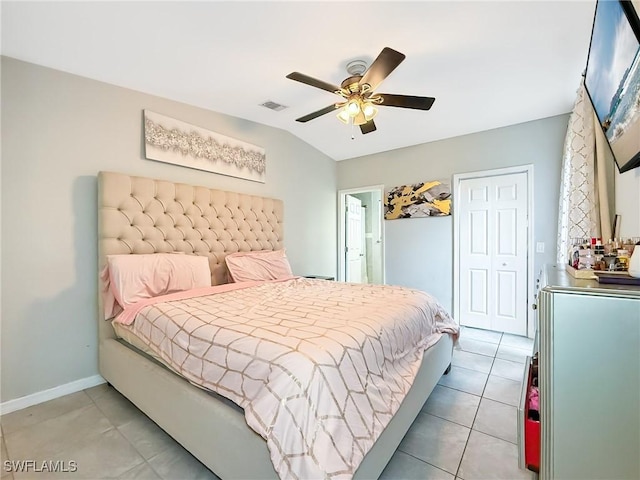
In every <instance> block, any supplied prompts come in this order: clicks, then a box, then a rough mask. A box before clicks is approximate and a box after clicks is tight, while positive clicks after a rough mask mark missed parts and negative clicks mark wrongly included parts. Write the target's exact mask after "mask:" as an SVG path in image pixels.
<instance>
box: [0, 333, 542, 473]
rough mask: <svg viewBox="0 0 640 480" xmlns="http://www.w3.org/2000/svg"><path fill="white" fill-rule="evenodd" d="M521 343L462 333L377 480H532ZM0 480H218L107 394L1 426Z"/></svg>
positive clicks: (93, 391)
mask: <svg viewBox="0 0 640 480" xmlns="http://www.w3.org/2000/svg"><path fill="white" fill-rule="evenodd" d="M532 345H533V342H532V340H530V339H527V338H524V337H517V336H513V335H507V334H501V333H497V332H490V331H486V330H477V329H470V328H463V331H462V335H461V339H460V349H459V350H455V351H454V355H453V362H452V368H451V372H450V373H449V374H448V375H446V376H443V377H442V379H441V380H440V383H439V384H438V385H437V386H436V388H435V390H434V391H433V393H432V394H431V396H430V397H429V399H428V400H427V402H426V403H425V405H424V407H423V408H422V412H421V413H420V414H419V415H418V418H416V420H415V422H414V423H413V425H412V426H411V429H410V430H409V432H408V433H407V435H406V436H405V438H404V439H403V441H402V443H401V444H400V447H399V448H398V450H397V451H396V453H395V454H394V456H393V457H392V459H391V461H390V462H389V464H388V465H387V468H386V469H385V471H384V472H383V473H382V476H381V477H380V478H381V479H384V480H400V479H407V480H409V479H421V480H431V479H436V480H439V479H443V480H445V479H446V480H453V479H464V480H476V479H483V480H484V479H504V480H516V479H529V480H530V479H531V478H532V474H531V473H529V472H527V471H524V470H519V469H518V454H517V445H516V411H517V409H516V405H517V402H518V396H519V392H520V384H521V379H522V373H523V369H524V361H525V357H526V356H527V355H531V349H532ZM0 435H1V443H2V451H1V459H2V478H1V480H10V479H13V478H15V479H16V480H17V479H23V478H37V479H38V480H44V479H47V478H52V477H55V478H73V479H81V478H86V479H102V478H120V479H171V480H174V479H175V480H177V479H185V480H186V479H217V478H218V477H216V476H215V475H214V474H213V473H212V472H210V471H209V470H208V469H207V468H206V467H204V465H202V464H201V463H200V462H199V461H198V460H197V459H195V458H194V457H193V456H192V455H191V454H189V453H188V452H187V451H186V450H185V449H184V448H182V447H181V446H180V445H179V444H178V443H177V442H175V441H174V440H173V439H172V438H171V437H170V436H169V435H167V434H166V433H164V431H163V430H162V429H160V428H159V427H158V426H157V425H156V424H155V423H153V422H152V421H151V420H149V419H148V418H147V417H146V416H145V415H144V414H142V413H141V412H140V411H139V410H138V409H137V408H136V407H135V406H133V404H131V403H130V402H129V401H128V400H127V399H126V398H125V397H123V396H122V395H121V394H120V393H118V392H117V391H116V390H114V389H113V388H112V387H109V386H107V385H100V386H97V387H94V388H90V389H88V390H84V391H82V392H77V393H74V394H71V395H67V396H65V397H61V398H57V399H55V400H51V401H49V402H46V403H42V404H40V405H35V406H33V407H29V408H26V409H24V410H20V411H17V412H13V413H9V414H7V415H3V416H2V417H0ZM8 459H10V460H17V459H23V460H26V459H31V460H36V461H38V462H42V461H43V460H66V461H67V462H68V461H70V460H73V461H75V462H76V463H77V465H78V471H77V472H75V473H63V474H57V475H54V474H48V473H33V471H32V472H30V473H28V474H27V473H24V472H10V471H8V469H7V468H6V465H5V460H8Z"/></svg>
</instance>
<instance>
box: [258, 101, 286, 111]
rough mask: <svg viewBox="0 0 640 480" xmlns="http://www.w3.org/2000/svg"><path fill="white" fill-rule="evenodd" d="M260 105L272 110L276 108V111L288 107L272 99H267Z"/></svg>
mask: <svg viewBox="0 0 640 480" xmlns="http://www.w3.org/2000/svg"><path fill="white" fill-rule="evenodd" d="M260 106H261V107H267V108H270V109H271V110H275V111H276V112H279V111H280V110H284V109H285V108H287V107H286V106H285V105H280V104H279V103H276V102H272V101H271V100H267V101H266V102H264V103H261V104H260Z"/></svg>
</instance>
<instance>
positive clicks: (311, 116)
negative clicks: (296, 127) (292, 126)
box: [296, 104, 336, 123]
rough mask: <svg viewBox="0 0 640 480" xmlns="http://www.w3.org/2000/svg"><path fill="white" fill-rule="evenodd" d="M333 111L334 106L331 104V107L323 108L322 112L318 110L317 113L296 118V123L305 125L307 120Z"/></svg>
mask: <svg viewBox="0 0 640 480" xmlns="http://www.w3.org/2000/svg"><path fill="white" fill-rule="evenodd" d="M335 110H336V106H335V105H333V104H332V105H329V106H328V107H324V108H323V109H322V110H318V111H317V112H313V113H310V114H308V115H305V116H304V117H300V118H296V122H301V123H305V122H308V121H309V120H313V119H314V118H318V117H320V116H322V115H325V114H327V113H331V112H334V111H335Z"/></svg>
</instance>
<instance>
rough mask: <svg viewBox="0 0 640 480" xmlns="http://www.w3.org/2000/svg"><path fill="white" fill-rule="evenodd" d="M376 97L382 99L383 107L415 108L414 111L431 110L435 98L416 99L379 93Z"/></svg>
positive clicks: (408, 96) (409, 96) (410, 96)
mask: <svg viewBox="0 0 640 480" xmlns="http://www.w3.org/2000/svg"><path fill="white" fill-rule="evenodd" d="M376 96H380V97H382V103H381V104H380V105H381V106H383V107H384V106H387V107H402V108H413V109H414V110H429V109H430V108H431V105H433V102H435V101H436V99H435V98H433V97H414V96H412V95H393V94H391V93H378V94H376Z"/></svg>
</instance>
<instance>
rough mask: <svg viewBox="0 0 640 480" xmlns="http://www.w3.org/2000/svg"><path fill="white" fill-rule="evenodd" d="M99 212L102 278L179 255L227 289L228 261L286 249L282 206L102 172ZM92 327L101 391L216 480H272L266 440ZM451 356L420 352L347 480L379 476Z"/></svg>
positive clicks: (236, 413)
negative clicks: (205, 262)
mask: <svg viewBox="0 0 640 480" xmlns="http://www.w3.org/2000/svg"><path fill="white" fill-rule="evenodd" d="M98 210H99V218H98V239H99V265H100V269H102V267H103V266H104V265H105V262H106V255H111V254H141V253H161V252H185V253H189V254H197V255H206V256H208V257H209V262H210V266H211V272H212V283H213V284H214V285H216V284H221V283H226V282H227V279H226V268H225V266H224V257H225V256H226V255H227V254H228V253H232V252H236V251H249V250H276V249H279V248H282V247H283V243H282V241H283V235H282V219H283V205H282V202H281V201H280V200H275V199H270V198H263V197H256V196H250V195H243V194H238V193H231V192H224V191H220V190H212V189H209V188H206V187H194V186H190V185H185V184H179V183H173V182H168V181H162V180H154V179H149V178H143V177H132V176H129V175H124V174H120V173H112V172H100V174H99V175H98ZM100 310H102V305H101V304H100ZM98 317H99V320H98V323H99V328H98V334H99V347H98V355H99V370H100V374H101V375H102V376H103V377H104V379H105V380H106V381H107V382H109V383H110V384H111V385H113V386H114V387H115V388H116V389H117V390H118V391H119V392H121V393H122V394H123V395H124V396H125V397H127V398H128V399H129V400H130V401H131V402H133V403H134V404H135V405H136V406H137V407H138V408H139V409H140V410H141V411H142V412H144V413H145V414H146V415H147V416H148V417H149V418H151V419H152V420H153V421H154V422H155V423H157V424H158V425H159V426H160V427H162V429H164V430H165V431H166V432H167V433H168V434H169V435H171V436H172V437H173V438H174V439H175V440H176V441H177V442H179V443H180V444H181V445H182V446H183V447H185V448H186V449H187V450H188V451H189V452H191V453H192V454H193V455H194V456H195V457H196V458H198V459H199V460H200V461H201V462H202V463H204V464H205V465H206V466H207V467H208V468H209V469H210V470H212V471H213V472H214V473H215V474H216V475H218V476H219V477H220V478H222V479H227V478H228V479H247V480H248V479H277V478H278V476H277V474H276V472H275V470H274V468H273V465H272V463H271V459H270V456H269V451H268V449H267V444H266V442H265V440H264V439H263V438H262V437H261V436H260V435H258V434H257V433H255V432H254V431H253V430H251V428H249V426H248V425H247V424H246V422H245V419H244V412H243V411H242V409H241V408H240V407H238V406H237V405H235V404H234V403H233V402H231V401H229V400H227V399H225V398H223V397H221V396H219V395H217V394H215V393H211V392H207V391H205V390H203V389H200V388H198V387H196V386H194V385H193V384H191V383H189V382H188V381H186V380H185V379H184V378H182V377H181V376H179V375H177V374H176V373H174V372H173V371H171V370H169V369H168V368H166V367H165V366H163V365H162V364H160V363H159V362H157V361H156V360H154V359H153V358H151V357H149V356H148V355H145V354H144V353H142V352H140V351H139V350H137V349H135V348H134V347H132V346H131V345H129V344H127V343H125V342H124V341H122V340H119V339H117V338H116V335H115V332H114V330H113V327H112V326H111V323H110V322H108V321H105V320H104V315H103V314H102V311H101V312H100V315H99V316H98ZM452 349H453V343H452V340H451V338H450V336H449V335H443V336H442V338H441V339H440V340H439V341H438V342H437V343H436V344H435V345H433V346H432V347H431V348H429V349H428V350H427V351H426V352H425V356H424V360H423V362H422V365H421V367H420V370H419V371H418V376H417V378H416V380H415V382H414V384H413V386H412V387H411V389H410V391H409V393H408V394H407V396H406V398H405V400H404V401H403V403H402V405H401V406H400V409H399V410H398V412H397V413H396V415H395V416H394V417H393V418H392V420H391V422H390V423H389V425H388V426H387V428H386V429H385V430H384V431H383V432H382V434H381V435H380V437H379V438H378V440H377V441H376V443H375V444H374V445H373V448H372V449H371V450H370V451H369V453H368V454H367V455H366V456H365V457H364V460H363V461H362V463H361V464H360V466H359V468H358V470H357V471H356V473H355V475H354V478H356V479H375V478H378V477H379V476H380V474H381V473H382V471H383V470H384V467H385V466H386V464H387V463H388V461H389V459H390V458H391V456H392V455H393V453H394V452H395V450H396V448H397V447H398V445H399V444H400V442H401V440H402V438H403V437H404V435H405V433H406V432H407V430H408V429H409V427H410V426H411V424H412V423H413V421H414V420H415V418H416V416H417V415H418V413H419V412H420V409H421V408H422V405H423V404H424V402H425V400H426V399H427V397H428V396H429V394H430V393H431V391H432V390H433V388H434V387H435V385H436V383H437V382H438V380H439V379H440V377H441V376H442V374H443V372H444V371H445V369H447V368H448V366H449V365H450V362H451V355H452ZM248 459H251V460H249V461H248Z"/></svg>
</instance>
